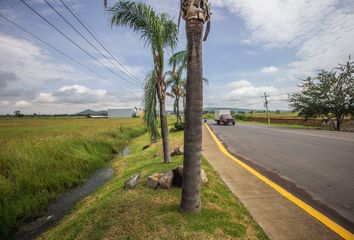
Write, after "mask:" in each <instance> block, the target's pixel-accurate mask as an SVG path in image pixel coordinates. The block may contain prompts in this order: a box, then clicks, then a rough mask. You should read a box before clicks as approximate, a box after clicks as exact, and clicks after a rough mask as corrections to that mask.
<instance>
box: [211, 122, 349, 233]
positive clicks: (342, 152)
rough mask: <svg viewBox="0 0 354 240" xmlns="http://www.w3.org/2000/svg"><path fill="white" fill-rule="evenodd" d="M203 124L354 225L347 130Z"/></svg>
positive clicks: (333, 215) (309, 199)
mask: <svg viewBox="0 0 354 240" xmlns="http://www.w3.org/2000/svg"><path fill="white" fill-rule="evenodd" d="M209 126H210V127H211V128H212V130H213V131H214V132H215V133H216V135H217V136H218V137H219V138H220V139H221V141H222V142H224V143H225V145H226V146H227V147H228V149H229V151H230V152H232V153H234V154H236V155H238V156H240V158H241V159H243V160H244V161H247V162H248V163H249V164H251V165H253V167H254V168H256V169H258V170H259V171H260V172H262V173H263V174H265V175H267V176H268V177H269V178H271V179H272V180H273V181H275V182H277V183H279V184H280V185H282V186H283V187H285V188H287V189H288V190H289V191H291V192H293V193H294V194H295V195H297V196H299V197H300V198H302V199H303V200H305V201H306V202H308V203H310V204H311V205H312V206H314V207H315V208H317V209H319V210H320V211H321V212H324V213H325V214H326V215H328V216H329V217H331V218H332V219H333V220H335V221H337V222H339V223H340V224H342V225H343V226H345V227H346V228H349V229H348V230H351V231H353V230H354V224H353V223H354V134H353V133H344V132H330V131H321V130H307V129H306V130H305V129H291V128H284V127H269V126H266V125H258V124H236V126H222V125H216V124H215V123H213V122H210V121H209Z"/></svg>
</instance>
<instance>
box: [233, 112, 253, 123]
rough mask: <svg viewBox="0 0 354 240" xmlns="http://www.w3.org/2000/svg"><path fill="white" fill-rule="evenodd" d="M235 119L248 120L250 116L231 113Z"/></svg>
mask: <svg viewBox="0 0 354 240" xmlns="http://www.w3.org/2000/svg"><path fill="white" fill-rule="evenodd" d="M232 116H233V117H234V118H235V119H236V120H238V121H249V120H250V117H249V116H247V115H246V114H238V113H236V114H233V115H232Z"/></svg>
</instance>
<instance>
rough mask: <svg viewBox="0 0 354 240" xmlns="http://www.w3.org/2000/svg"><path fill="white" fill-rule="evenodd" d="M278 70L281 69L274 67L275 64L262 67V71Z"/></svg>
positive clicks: (271, 71)
mask: <svg viewBox="0 0 354 240" xmlns="http://www.w3.org/2000/svg"><path fill="white" fill-rule="evenodd" d="M278 71H279V68H277V67H274V66H269V67H264V68H262V69H261V72H262V73H275V72H278Z"/></svg>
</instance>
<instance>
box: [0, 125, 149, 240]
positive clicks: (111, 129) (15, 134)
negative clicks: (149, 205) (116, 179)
mask: <svg viewBox="0 0 354 240" xmlns="http://www.w3.org/2000/svg"><path fill="white" fill-rule="evenodd" d="M143 126H144V125H143V123H142V120H141V119H121V120H109V119H86V118H62V119H61V118H48V119H26V118H24V119H18V118H10V119H9V118H5V119H0V152H1V154H0V223H1V224H0V239H4V238H7V237H8V236H9V234H10V233H11V232H12V231H13V230H14V229H15V227H16V226H18V224H21V223H22V222H24V221H26V220H29V219H33V218H35V217H37V216H39V215H40V214H41V212H42V211H43V210H44V209H45V207H46V206H47V205H48V204H49V203H50V202H51V201H53V200H54V199H56V198H57V197H58V195H59V194H60V193H62V192H64V191H67V190H69V189H71V188H73V187H74V186H76V185H78V184H80V183H83V182H84V181H85V179H86V178H87V177H88V176H89V174H90V173H92V172H93V171H94V170H95V169H97V168H100V167H103V166H104V165H105V163H106V161H107V160H109V159H111V158H112V157H113V154H114V153H116V152H118V151H119V150H120V149H121V148H122V147H123V146H124V145H126V144H127V143H128V141H129V140H130V139H132V138H133V137H136V136H139V135H141V134H142V133H143V132H144V128H143Z"/></svg>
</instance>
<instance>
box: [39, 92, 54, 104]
mask: <svg viewBox="0 0 354 240" xmlns="http://www.w3.org/2000/svg"><path fill="white" fill-rule="evenodd" d="M34 101H35V102H38V103H52V102H55V101H56V98H55V97H54V96H53V94H52V93H39V94H38V96H37V97H36V98H35V99H34Z"/></svg>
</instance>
